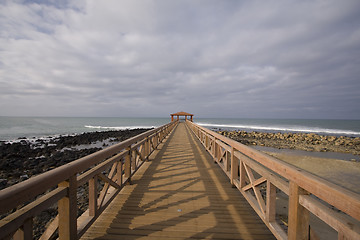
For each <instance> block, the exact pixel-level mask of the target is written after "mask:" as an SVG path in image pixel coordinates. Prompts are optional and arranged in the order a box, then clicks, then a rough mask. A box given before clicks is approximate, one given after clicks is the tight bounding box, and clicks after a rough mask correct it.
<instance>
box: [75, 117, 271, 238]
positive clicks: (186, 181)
mask: <svg viewBox="0 0 360 240" xmlns="http://www.w3.org/2000/svg"><path fill="white" fill-rule="evenodd" d="M132 182H133V184H132V185H129V186H126V187H125V188H124V189H123V191H122V192H121V193H120V194H118V196H117V197H116V198H115V199H114V200H113V201H112V203H111V204H110V205H109V207H108V208H107V209H106V210H105V211H104V213H103V214H101V216H100V217H99V218H98V219H97V221H96V222H95V223H94V224H93V225H92V226H91V227H90V229H89V230H88V231H87V232H86V233H85V234H84V236H83V237H82V239H275V238H274V237H273V235H272V233H271V232H270V231H269V230H268V228H267V227H266V225H265V224H264V223H263V222H262V221H261V219H260V218H259V217H258V216H257V214H256V213H255V211H254V210H253V209H252V208H251V206H250V205H249V204H248V203H247V201H246V200H245V199H244V197H243V196H242V195H241V193H240V192H239V191H237V189H236V188H232V187H231V185H230V184H229V183H228V182H229V179H228V178H227V176H226V175H225V174H224V173H223V172H222V171H221V169H220V168H219V167H218V166H217V164H214V161H213V159H212V158H211V156H210V155H209V154H208V153H207V152H206V150H205V149H204V147H203V146H202V145H201V143H200V142H199V141H198V140H197V139H196V137H195V136H194V134H193V133H192V132H191V130H190V129H188V128H187V127H186V124H185V123H180V124H179V125H178V126H177V128H176V129H175V130H174V132H173V133H172V134H171V135H170V136H169V138H168V139H167V140H166V141H165V142H164V143H163V144H161V145H160V147H159V149H158V150H157V151H156V153H155V154H153V155H152V156H151V158H150V161H149V162H147V163H145V164H144V166H143V167H142V168H141V169H140V170H139V171H138V172H137V173H136V174H135V175H134V176H133V178H132Z"/></svg>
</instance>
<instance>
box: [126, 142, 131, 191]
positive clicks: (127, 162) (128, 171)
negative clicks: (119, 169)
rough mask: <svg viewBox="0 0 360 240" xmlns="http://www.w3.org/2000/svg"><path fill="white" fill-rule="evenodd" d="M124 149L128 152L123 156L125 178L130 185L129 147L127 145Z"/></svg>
mask: <svg viewBox="0 0 360 240" xmlns="http://www.w3.org/2000/svg"><path fill="white" fill-rule="evenodd" d="M126 150H127V151H128V154H126V156H125V179H127V182H128V184H130V185H131V147H128V148H127V149H126Z"/></svg>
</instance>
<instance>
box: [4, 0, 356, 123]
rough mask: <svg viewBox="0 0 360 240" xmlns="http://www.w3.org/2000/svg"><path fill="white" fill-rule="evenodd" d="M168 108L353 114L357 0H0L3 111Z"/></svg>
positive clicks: (133, 112) (124, 112)
mask: <svg viewBox="0 0 360 240" xmlns="http://www.w3.org/2000/svg"><path fill="white" fill-rule="evenodd" d="M59 2H60V3H59ZM176 111H187V112H191V113H194V114H195V115H196V116H201V117H240V118H343V119H360V1H358V0H353V1H351V0H343V1H338V0H317V1H315V0H314V1H310V0H304V1H290V0H289V1H285V0H281V1H280V0H279V1H272V0H267V1H256V0H255V1H245V0H244V1H241V0H238V1H237V0H233V1H230V0H229V1H227V0H225V1H222V0H221V1H220V0H217V1H211V0H195V1H194V0H189V1H185V0H184V1H182V0H179V1H168V0H159V1H156V0H153V1H147V0H141V1H133V0H130V1H124V0H123V1H119V0H113V1H108V0H104V1H98V0H81V1H79V0H76V1H75V0H74V1H55V0H53V1H45V0H43V1H20V0H9V1H7V0H5V1H4V0H2V1H0V116H119V117H121V116H130V117H142V116H146V117H156V116H161V117H167V116H168V114H169V113H172V112H176Z"/></svg>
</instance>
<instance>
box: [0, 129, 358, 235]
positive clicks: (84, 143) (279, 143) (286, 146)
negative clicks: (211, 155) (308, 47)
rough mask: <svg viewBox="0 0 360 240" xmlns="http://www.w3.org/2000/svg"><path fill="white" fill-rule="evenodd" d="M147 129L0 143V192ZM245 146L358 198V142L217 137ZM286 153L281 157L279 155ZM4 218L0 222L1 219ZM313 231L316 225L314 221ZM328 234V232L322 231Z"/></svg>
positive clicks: (282, 206) (82, 191)
mask: <svg viewBox="0 0 360 240" xmlns="http://www.w3.org/2000/svg"><path fill="white" fill-rule="evenodd" d="M147 130H149V129H134V130H120V131H99V132H86V133H83V134H78V135H67V136H58V137H49V138H39V139H34V138H33V139H30V138H20V139H18V140H16V141H11V142H10V141H0V189H3V188H5V187H8V186H11V185H14V184H16V183H18V182H20V181H24V180H26V179H28V178H30V177H31V176H35V175H38V174H40V173H42V172H46V171H48V170H50V169H52V168H55V167H58V166H60V165H63V164H66V163H68V162H71V161H73V160H76V159H78V158H81V157H83V156H86V155H89V154H91V153H93V152H96V151H99V150H101V149H102V148H105V147H107V146H110V145H113V144H116V143H118V142H121V141H123V140H125V139H127V138H130V137H132V136H135V135H138V134H140V133H142V132H145V131H147ZM218 132H219V133H220V134H222V135H224V136H227V137H230V138H232V139H234V140H236V141H239V142H241V143H243V144H245V145H248V146H252V147H255V148H257V149H258V150H261V151H263V152H265V153H266V154H269V155H272V156H274V157H276V158H278V159H280V160H283V161H286V162H288V163H290V164H293V165H295V166H297V167H300V168H303V169H304V170H306V171H309V172H311V173H313V174H315V175H318V176H320V177H322V178H324V179H326V180H329V181H331V182H333V183H335V184H338V185H339V186H342V187H344V188H346V189H349V190H351V191H354V192H356V193H360V187H359V186H358V185H357V184H356V183H358V182H359V181H360V160H359V159H360V138H359V137H345V136H322V135H317V134H313V133H310V134H302V133H266V132H250V133H249V132H245V131H223V130H221V131H218ZM280 150H286V151H280ZM298 150H301V151H307V152H309V153H315V152H316V153H320V154H328V153H330V154H331V153H339V152H340V153H348V154H349V153H351V154H354V155H351V156H354V159H353V160H351V159H348V160H351V161H344V159H342V160H338V159H330V158H324V157H316V156H307V155H305V154H301V153H300V154H299V151H298ZM87 191H88V189H87V188H79V189H78V196H79V197H80V199H79V202H80V204H79V212H78V213H79V214H81V213H82V212H83V211H84V210H86V208H87V195H88V192H87ZM286 204H287V202H286V199H285V200H284V201H282V200H279V202H278V205H279V206H278V208H279V210H278V213H279V214H280V215H282V216H284V218H285V219H286V212H287V205H286ZM56 214H57V211H56V209H48V210H46V211H45V212H44V213H43V214H41V216H38V217H37V218H35V222H34V225H35V226H36V227H35V229H36V230H35V235H34V236H39V235H40V233H41V232H42V231H43V229H44V224H46V223H47V222H48V221H49V220H50V219H51V218H53V217H54V216H56ZM3 217H4V216H0V218H3ZM314 224H315V225H318V224H321V223H317V222H316V220H315V223H314ZM326 232H329V233H331V230H326V231H325V232H324V233H323V234H325V233H326Z"/></svg>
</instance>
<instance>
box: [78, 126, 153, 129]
mask: <svg viewBox="0 0 360 240" xmlns="http://www.w3.org/2000/svg"><path fill="white" fill-rule="evenodd" d="M84 127H86V128H92V129H108V130H132V129H139V128H156V126H119V127H106V126H91V125H85V126H84Z"/></svg>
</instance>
